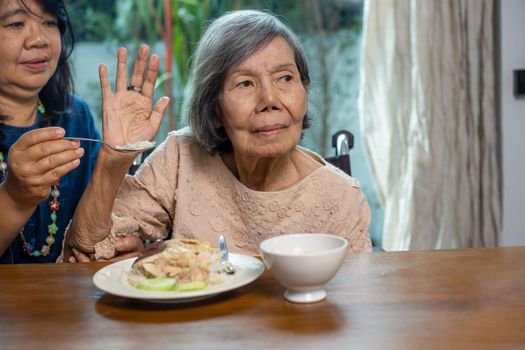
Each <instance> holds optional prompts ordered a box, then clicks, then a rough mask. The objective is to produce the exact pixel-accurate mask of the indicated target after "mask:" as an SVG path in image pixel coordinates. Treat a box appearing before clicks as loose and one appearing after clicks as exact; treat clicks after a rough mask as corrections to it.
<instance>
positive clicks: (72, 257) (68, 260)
mask: <svg viewBox="0 0 525 350" xmlns="http://www.w3.org/2000/svg"><path fill="white" fill-rule="evenodd" d="M67 262H69V263H73V264H74V263H76V262H77V259H75V257H74V256H73V255H72V256H70V257H69V258H68V259H67Z"/></svg>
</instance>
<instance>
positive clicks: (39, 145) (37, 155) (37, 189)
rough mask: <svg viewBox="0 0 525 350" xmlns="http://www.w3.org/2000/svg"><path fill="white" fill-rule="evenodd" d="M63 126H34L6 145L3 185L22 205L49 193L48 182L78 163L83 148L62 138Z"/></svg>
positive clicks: (50, 183) (53, 181)
mask: <svg viewBox="0 0 525 350" xmlns="http://www.w3.org/2000/svg"><path fill="white" fill-rule="evenodd" d="M64 135H65V131H64V129H62V128H57V127H50V128H41V129H35V130H31V131H28V132H26V133H25V134H23V135H22V136H21V137H20V138H19V139H18V140H17V141H16V142H15V144H13V146H11V148H10V149H9V156H8V160H7V177H6V180H5V184H4V185H5V189H6V191H7V193H8V194H9V196H10V197H11V198H12V199H13V200H14V202H15V203H18V204H19V205H20V207H22V208H24V207H25V208H28V207H32V206H36V205H38V204H39V203H40V202H42V201H44V200H46V199H47V198H48V197H49V194H50V191H51V186H52V185H53V184H57V183H58V182H59V180H60V178H61V177H62V176H64V175H66V174H67V173H69V172H70V171H71V170H73V169H75V168H76V167H78V165H79V164H80V158H81V157H82V156H83V155H84V149H82V148H80V143H79V142H78V141H73V140H64V139H63V137H64Z"/></svg>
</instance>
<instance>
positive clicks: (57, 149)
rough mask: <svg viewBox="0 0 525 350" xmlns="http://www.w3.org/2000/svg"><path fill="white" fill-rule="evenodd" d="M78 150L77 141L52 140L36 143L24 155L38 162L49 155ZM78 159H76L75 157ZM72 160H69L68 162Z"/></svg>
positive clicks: (78, 143) (78, 142)
mask: <svg viewBox="0 0 525 350" xmlns="http://www.w3.org/2000/svg"><path fill="white" fill-rule="evenodd" d="M79 148H80V141H78V140H64V139H59V140H52V141H45V142H40V143H37V144H36V145H33V146H31V147H30V148H29V149H27V150H26V155H27V156H28V158H30V159H34V160H36V161H39V160H41V159H44V158H46V157H49V156H51V155H55V154H59V153H62V152H66V151H75V150H77V149H79ZM77 158H78V157H77ZM71 160H73V159H70V161H71Z"/></svg>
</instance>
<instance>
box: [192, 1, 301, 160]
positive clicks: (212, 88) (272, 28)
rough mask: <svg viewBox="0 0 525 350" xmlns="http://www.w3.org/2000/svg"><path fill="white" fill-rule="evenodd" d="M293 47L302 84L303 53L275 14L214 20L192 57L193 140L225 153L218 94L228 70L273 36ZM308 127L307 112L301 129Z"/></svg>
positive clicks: (226, 141)
mask: <svg viewBox="0 0 525 350" xmlns="http://www.w3.org/2000/svg"><path fill="white" fill-rule="evenodd" d="M276 37H280V38H283V39H284V40H285V41H286V42H287V43H288V44H289V45H290V47H291V48H292V50H293V52H294V56H295V64H296V65H297V68H298V70H299V74H300V78H301V82H302V84H303V86H304V87H305V88H307V87H308V85H309V83H310V74H309V71H308V64H307V61H306V54H305V52H304V49H303V48H302V46H301V44H300V43H299V39H298V38H297V36H296V35H295V34H294V33H293V32H292V31H291V30H290V29H289V28H288V27H287V26H286V25H285V24H284V23H282V22H281V21H280V20H279V19H277V17H275V16H274V15H272V14H270V13H268V12H262V11H255V10H241V11H233V12H228V13H226V14H225V15H224V16H222V17H220V18H218V19H216V20H215V21H213V22H212V23H211V24H210V26H209V27H208V28H207V30H206V32H205V33H204V35H203V36H202V39H201V40H200V42H199V45H198V47H197V50H196V52H195V57H194V61H193V67H192V70H193V75H192V87H193V88H192V92H191V96H190V101H189V105H188V114H187V116H188V119H189V124H190V126H191V129H192V135H193V138H194V139H195V141H196V142H197V143H198V144H199V145H201V146H202V147H203V148H204V149H206V150H207V151H208V152H211V153H215V152H219V153H224V152H228V151H230V150H231V148H232V145H231V142H230V139H229V138H228V135H227V134H226V132H225V131H224V128H222V127H220V128H217V127H216V125H217V122H218V113H217V112H218V111H219V96H220V94H221V92H222V89H223V86H224V82H225V81H226V78H227V76H228V73H229V72H230V71H232V70H233V69H234V68H235V67H237V66H238V65H239V64H241V63H242V62H243V61H244V60H245V59H246V58H248V57H249V56H250V55H252V54H254V53H255V52H256V51H258V50H259V49H261V48H263V47H264V46H266V45H267V44H268V43H269V42H270V41H272V40H273V39H274V38H276ZM309 127H310V119H309V118H308V116H307V115H305V116H304V119H303V130H304V129H307V128H309Z"/></svg>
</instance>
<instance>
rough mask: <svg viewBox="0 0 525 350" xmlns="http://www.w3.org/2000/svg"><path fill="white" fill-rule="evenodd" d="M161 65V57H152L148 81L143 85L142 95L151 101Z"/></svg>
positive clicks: (147, 76)
mask: <svg viewBox="0 0 525 350" xmlns="http://www.w3.org/2000/svg"><path fill="white" fill-rule="evenodd" d="M159 65H160V63H159V56H157V55H151V58H150V59H149V64H148V71H147V72H146V80H145V81H144V84H143V85H142V94H143V95H145V96H148V97H149V98H151V99H152V98H153V91H154V90H155V81H156V80H157V75H158V74H159Z"/></svg>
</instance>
